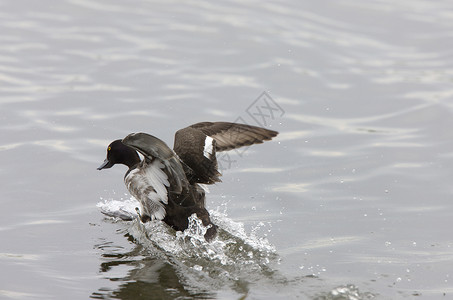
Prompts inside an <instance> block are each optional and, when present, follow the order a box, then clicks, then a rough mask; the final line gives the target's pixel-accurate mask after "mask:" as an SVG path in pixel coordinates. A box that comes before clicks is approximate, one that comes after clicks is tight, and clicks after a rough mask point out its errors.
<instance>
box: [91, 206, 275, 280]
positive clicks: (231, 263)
mask: <svg viewBox="0 0 453 300" xmlns="http://www.w3.org/2000/svg"><path fill="white" fill-rule="evenodd" d="M97 206H98V207H99V208H100V209H101V211H102V212H103V213H104V214H106V215H108V216H111V217H121V216H125V215H126V216H132V217H133V221H132V222H127V223H132V224H131V225H128V227H127V229H126V230H127V232H128V233H129V234H130V235H131V236H132V237H133V238H134V239H135V241H136V242H137V243H139V244H140V245H142V246H144V247H145V248H146V249H147V250H148V251H149V252H150V254H151V255H155V256H157V257H159V258H166V259H167V260H168V261H172V262H174V261H179V262H183V263H184V264H185V265H186V266H187V267H189V268H191V269H193V270H195V271H197V272H204V273H205V274H207V275H209V276H211V275H214V274H216V276H218V275H219V274H222V275H221V276H222V277H228V278H232V279H236V278H238V277H239V276H240V277H242V276H243V275H244V274H247V273H248V272H245V273H244V271H245V270H248V271H249V272H253V273H256V272H265V273H269V272H272V267H271V264H272V263H273V262H276V261H277V260H278V255H277V254H276V250H275V247H274V246H273V245H271V243H270V242H269V241H268V240H267V239H266V238H265V237H260V236H259V235H258V234H257V232H258V229H259V228H261V227H262V226H264V223H259V224H258V225H257V226H256V227H254V228H252V230H251V232H250V233H247V232H246V230H245V228H244V224H242V223H240V222H235V221H233V220H231V219H229V218H228V217H227V215H226V213H225V212H220V211H218V210H211V211H210V212H209V213H210V214H211V218H212V221H213V223H215V224H216V225H217V226H218V227H219V230H218V236H217V237H216V238H215V239H214V240H213V241H211V242H206V240H205V239H204V234H205V233H206V230H207V229H208V228H207V227H205V226H203V224H202V221H201V220H200V219H198V217H197V216H196V215H195V214H194V215H192V216H190V217H189V227H188V228H187V229H186V230H185V231H183V232H181V231H177V232H175V231H174V230H172V229H171V228H169V227H168V226H167V225H166V224H164V223H163V222H161V221H156V222H147V223H145V224H144V223H142V222H140V221H139V220H138V218H137V213H136V211H135V208H136V207H138V206H139V203H138V201H137V200H135V199H134V198H131V199H126V200H124V201H118V200H114V199H108V200H103V201H102V202H99V203H98V204H97ZM113 219H114V220H115V219H117V218H113ZM249 275H250V274H249Z"/></svg>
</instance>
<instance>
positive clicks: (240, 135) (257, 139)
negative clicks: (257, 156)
mask: <svg viewBox="0 0 453 300" xmlns="http://www.w3.org/2000/svg"><path fill="white" fill-rule="evenodd" d="M189 127H191V128H195V129H198V130H200V131H201V132H203V133H204V134H206V135H208V136H210V137H212V138H213V139H215V140H216V151H218V152H220V151H226V150H231V149H235V148H239V147H242V146H250V145H253V144H261V143H263V142H264V141H268V140H271V139H272V138H273V137H275V136H277V134H278V132H277V131H274V130H269V129H265V128H262V127H257V126H251V125H246V124H239V123H229V122H201V123H197V124H193V125H191V126H189Z"/></svg>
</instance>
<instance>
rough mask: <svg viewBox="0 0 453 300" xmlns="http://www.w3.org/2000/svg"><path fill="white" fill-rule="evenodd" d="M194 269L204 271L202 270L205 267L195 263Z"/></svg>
mask: <svg viewBox="0 0 453 300" xmlns="http://www.w3.org/2000/svg"><path fill="white" fill-rule="evenodd" d="M193 269H194V270H197V271H202V270H203V267H202V266H199V265H195V266H193Z"/></svg>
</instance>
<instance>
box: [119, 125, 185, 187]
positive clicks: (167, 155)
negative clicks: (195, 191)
mask: <svg viewBox="0 0 453 300" xmlns="http://www.w3.org/2000/svg"><path fill="white" fill-rule="evenodd" d="M122 143H123V144H125V145H126V146H129V147H132V148H134V149H135V150H137V151H138V152H140V153H141V154H143V156H144V157H145V160H149V161H152V160H153V159H156V158H157V159H158V160H160V161H161V162H162V164H163V165H164V169H165V170H166V172H168V177H169V178H168V180H169V181H170V187H171V192H172V193H177V194H180V193H181V192H182V190H183V189H187V188H188V181H187V178H186V175H185V172H184V169H183V166H182V165H181V163H180V161H179V159H178V157H177V156H176V155H175V152H173V150H171V149H170V148H169V147H168V146H167V144H165V143H164V142H163V141H162V140H160V139H158V138H156V137H155V136H152V135H150V134H147V133H142V132H140V133H131V134H129V135H128V136H126V137H125V138H124V139H123V140H122Z"/></svg>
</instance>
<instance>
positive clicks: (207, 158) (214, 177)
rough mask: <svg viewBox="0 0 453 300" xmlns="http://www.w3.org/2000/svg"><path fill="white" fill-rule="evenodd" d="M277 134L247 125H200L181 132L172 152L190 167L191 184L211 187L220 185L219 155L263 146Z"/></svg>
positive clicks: (225, 123)
mask: <svg viewBox="0 0 453 300" xmlns="http://www.w3.org/2000/svg"><path fill="white" fill-rule="evenodd" d="M277 134H278V132H277V131H274V130H269V129H265V128H261V127H256V126H251V125H245V124H238V123H229V122H201V123H197V124H194V125H191V126H189V127H186V128H183V129H180V130H178V131H177V132H176V134H175V144H174V147H173V149H174V151H175V152H176V154H178V156H179V157H180V158H181V160H182V161H183V162H184V163H185V164H186V165H187V166H188V167H190V169H191V171H192V172H191V173H192V176H189V175H188V179H189V181H190V182H191V183H194V182H197V183H206V184H212V183H214V182H219V181H220V178H219V177H220V173H219V171H218V170H217V167H218V166H217V159H216V156H215V154H216V152H217V151H219V152H220V151H226V150H231V149H235V148H239V147H242V146H249V145H253V144H260V143H263V142H264V141H267V140H270V139H272V138H273V137H275V136H276V135H277ZM187 173H188V172H186V174H187ZM189 177H190V178H189Z"/></svg>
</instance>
